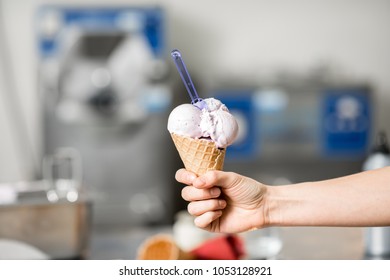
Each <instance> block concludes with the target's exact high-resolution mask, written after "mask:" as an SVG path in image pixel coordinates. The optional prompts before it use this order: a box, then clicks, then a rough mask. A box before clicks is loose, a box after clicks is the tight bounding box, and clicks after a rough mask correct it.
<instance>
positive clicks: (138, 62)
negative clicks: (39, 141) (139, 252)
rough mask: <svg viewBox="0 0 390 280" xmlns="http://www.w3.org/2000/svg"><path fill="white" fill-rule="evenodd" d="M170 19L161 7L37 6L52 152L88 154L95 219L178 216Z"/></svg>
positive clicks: (115, 221)
mask: <svg viewBox="0 0 390 280" xmlns="http://www.w3.org/2000/svg"><path fill="white" fill-rule="evenodd" d="M164 20H165V18H164V11H163V10H162V9H160V8H139V7H114V8H110V7H102V8H95V7H85V6H84V7H57V6H43V7H41V8H40V9H39V10H38V12H37V17H36V23H37V24H36V26H37V44H38V51H39V57H40V60H39V90H40V94H41V96H42V108H43V123H44V153H45V154H53V153H55V151H56V150H57V149H58V148H61V147H71V148H72V149H74V150H76V151H78V152H79V153H80V157H81V159H82V166H83V180H84V184H85V186H86V188H87V191H88V194H89V195H90V196H92V200H93V222H94V223H95V224H97V225H144V224H156V223H157V224H159V223H166V222H168V221H170V219H171V217H172V213H171V212H172V209H171V205H172V203H171V200H172V194H171V189H172V187H171V186H172V184H171V181H172V180H173V176H172V174H174V172H173V171H171V170H170V167H171V165H170V160H169V159H170V155H168V154H167V151H166V149H162V148H161V147H163V146H164V145H166V144H167V143H170V142H169V141H171V140H170V138H169V135H168V134H167V133H166V130H165V129H166V128H165V127H166V119H167V114H168V108H169V106H170V103H171V91H170V89H169V86H168V84H167V62H166V61H165V26H164V24H165V22H164Z"/></svg>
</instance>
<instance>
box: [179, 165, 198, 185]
mask: <svg viewBox="0 0 390 280" xmlns="http://www.w3.org/2000/svg"><path fill="white" fill-rule="evenodd" d="M175 179H176V181H178V182H180V183H183V184H186V185H192V182H193V181H194V180H195V179H196V175H195V174H194V173H192V172H189V171H187V170H185V169H184V168H182V169H179V170H178V171H177V172H176V175H175Z"/></svg>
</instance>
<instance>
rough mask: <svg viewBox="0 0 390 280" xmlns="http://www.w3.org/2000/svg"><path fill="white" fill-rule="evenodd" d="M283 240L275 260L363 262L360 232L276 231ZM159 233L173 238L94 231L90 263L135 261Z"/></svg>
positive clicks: (147, 231) (151, 231) (145, 230)
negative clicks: (142, 244)
mask: <svg viewBox="0 0 390 280" xmlns="http://www.w3.org/2000/svg"><path fill="white" fill-rule="evenodd" d="M277 230H278V232H279V236H280V238H281V240H282V248H281V250H280V252H279V253H278V254H277V255H276V256H275V257H273V258H274V259H287V260H355V259H364V258H365V257H364V248H363V234H364V231H363V229H362V228H340V227H332V228H331V227H296V228H290V227H286V228H277ZM158 233H167V234H172V227H170V226H160V227H134V228H127V229H126V228H118V229H94V230H93V232H92V236H91V240H90V250H89V254H88V256H87V257H88V258H89V259H136V257H137V250H138V248H139V246H140V244H141V243H142V242H143V241H144V240H145V239H146V238H148V237H150V236H153V235H155V234H158Z"/></svg>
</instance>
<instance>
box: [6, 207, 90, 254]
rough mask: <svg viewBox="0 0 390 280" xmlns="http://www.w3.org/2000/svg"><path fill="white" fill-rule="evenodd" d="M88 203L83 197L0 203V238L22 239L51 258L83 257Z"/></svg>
mask: <svg viewBox="0 0 390 280" xmlns="http://www.w3.org/2000/svg"><path fill="white" fill-rule="evenodd" d="M90 206H91V203H90V202H88V201H87V200H78V201H76V202H65V201H61V202H56V203H50V202H44V203H17V204H10V205H0V238H4V239H12V240H17V241H23V242H24V243H27V244H29V245H32V246H34V247H36V248H38V249H40V250H41V251H43V252H44V253H46V254H47V255H49V257H50V258H51V259H84V258H86V257H87V255H88V243H89V242H88V241H89V234H90V216H91V211H90V208H91V207H90Z"/></svg>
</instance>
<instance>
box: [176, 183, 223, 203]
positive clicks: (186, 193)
mask: <svg viewBox="0 0 390 280" xmlns="http://www.w3.org/2000/svg"><path fill="white" fill-rule="evenodd" d="M220 194H221V189H220V188H217V187H213V188H210V189H197V188H194V187H192V186H187V187H184V188H183V189H182V190H181V196H182V197H183V199H184V200H186V201H196V200H205V199H210V198H217V197H219V196H220Z"/></svg>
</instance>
